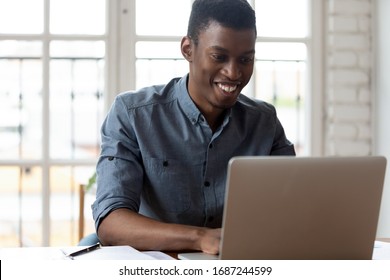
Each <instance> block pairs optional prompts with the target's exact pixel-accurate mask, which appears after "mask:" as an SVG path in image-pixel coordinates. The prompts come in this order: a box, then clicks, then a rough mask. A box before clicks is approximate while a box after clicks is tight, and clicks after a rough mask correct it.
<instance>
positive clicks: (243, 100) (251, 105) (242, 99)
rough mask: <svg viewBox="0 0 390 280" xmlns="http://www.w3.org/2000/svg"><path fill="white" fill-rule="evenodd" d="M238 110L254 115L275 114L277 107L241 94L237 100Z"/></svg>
mask: <svg viewBox="0 0 390 280" xmlns="http://www.w3.org/2000/svg"><path fill="white" fill-rule="evenodd" d="M236 107H237V108H239V109H242V110H245V111H247V112H253V113H263V114H264V113H265V114H275V112H276V110H275V107H274V106H273V105H272V104H270V103H268V102H265V101H263V100H259V99H254V98H250V97H248V96H246V95H244V94H240V96H239V98H238V100H237V106H236Z"/></svg>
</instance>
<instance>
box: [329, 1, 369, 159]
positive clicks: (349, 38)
mask: <svg viewBox="0 0 390 280" xmlns="http://www.w3.org/2000/svg"><path fill="white" fill-rule="evenodd" d="M326 1H327V8H328V10H327V12H328V15H325V18H327V19H328V21H327V26H326V32H325V36H326V38H325V41H326V47H325V49H326V54H325V61H326V63H325V65H326V75H327V79H326V82H325V83H326V98H325V108H326V110H325V120H324V121H325V125H324V127H325V141H324V145H325V147H324V148H325V154H326V155H340V156H341V155H347V156H348V155H349V156H354V155H369V154H371V153H372V142H373V139H372V132H371V131H372V125H371V124H372V121H371V118H372V112H371V111H372V92H371V82H372V79H371V74H372V67H373V66H372V60H371V52H372V42H371V40H372V35H371V26H372V24H371V9H372V7H371V5H373V3H372V1H373V0H326Z"/></svg>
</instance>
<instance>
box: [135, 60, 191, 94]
mask: <svg viewBox="0 0 390 280" xmlns="http://www.w3.org/2000/svg"><path fill="white" fill-rule="evenodd" d="M136 68H137V73H136V88H141V87H146V86H151V85H158V84H166V83H168V82H169V81H170V80H171V79H172V78H174V77H182V76H184V75H185V74H186V73H187V72H188V62H187V61H186V60H184V59H180V60H172V59H162V60H158V59H139V60H137V62H136Z"/></svg>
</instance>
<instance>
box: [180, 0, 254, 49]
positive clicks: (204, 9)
mask: <svg viewBox="0 0 390 280" xmlns="http://www.w3.org/2000/svg"><path fill="white" fill-rule="evenodd" d="M212 21H216V22H218V23H219V24H221V25H222V26H224V27H227V28H233V29H236V30H243V29H253V30H254V31H255V34H256V32H257V31H256V15H255V11H254V10H253V8H252V7H251V5H250V4H249V3H248V2H247V1H246V0H195V1H194V3H193V4H192V10H191V15H190V19H189V22H188V30H187V36H188V37H190V38H191V39H192V40H193V42H194V43H195V44H197V43H198V40H199V34H200V32H201V31H203V30H205V29H207V27H208V26H209V25H210V23H211V22H212Z"/></svg>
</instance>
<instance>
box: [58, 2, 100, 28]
mask: <svg viewBox="0 0 390 280" xmlns="http://www.w3.org/2000/svg"><path fill="white" fill-rule="evenodd" d="M105 2H106V1H105V0H66V1H64V0H51V1H50V32H51V33H53V34H89V35H102V34H104V33H105V24H106V13H105Z"/></svg>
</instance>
